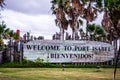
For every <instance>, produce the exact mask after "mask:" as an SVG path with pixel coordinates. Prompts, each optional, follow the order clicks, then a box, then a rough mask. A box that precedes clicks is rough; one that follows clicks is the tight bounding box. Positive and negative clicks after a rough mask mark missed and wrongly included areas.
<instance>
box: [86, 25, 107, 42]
mask: <svg viewBox="0 0 120 80" xmlns="http://www.w3.org/2000/svg"><path fill="white" fill-rule="evenodd" d="M86 32H87V35H88V36H89V38H90V40H93V41H106V33H105V31H104V30H103V29H102V27H101V26H99V25H95V24H88V25H87V27H86Z"/></svg>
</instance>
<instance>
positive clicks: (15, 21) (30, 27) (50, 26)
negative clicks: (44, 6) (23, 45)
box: [1, 10, 59, 39]
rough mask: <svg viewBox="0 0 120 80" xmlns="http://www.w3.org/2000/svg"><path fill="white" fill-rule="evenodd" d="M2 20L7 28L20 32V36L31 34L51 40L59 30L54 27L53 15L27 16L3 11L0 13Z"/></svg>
mask: <svg viewBox="0 0 120 80" xmlns="http://www.w3.org/2000/svg"><path fill="white" fill-rule="evenodd" d="M1 14H2V18H3V20H4V21H5V23H6V24H7V27H9V28H11V29H13V30H17V29H20V30H21V34H23V33H25V32H31V34H34V35H43V36H45V38H46V39H51V38H52V35H53V34H54V33H55V32H58V31H59V28H57V27H56V26H55V23H54V19H55V16H53V15H47V14H45V15H34V16H33V15H28V14H23V13H19V12H15V11H12V10H4V11H2V12H1Z"/></svg>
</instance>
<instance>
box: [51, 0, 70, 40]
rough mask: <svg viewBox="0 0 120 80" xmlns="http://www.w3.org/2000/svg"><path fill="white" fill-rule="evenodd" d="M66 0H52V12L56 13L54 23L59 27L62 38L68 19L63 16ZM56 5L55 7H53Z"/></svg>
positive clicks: (62, 38) (62, 37)
mask: <svg viewBox="0 0 120 80" xmlns="http://www.w3.org/2000/svg"><path fill="white" fill-rule="evenodd" d="M66 1H67V0H52V1H51V3H52V7H51V9H52V11H53V14H54V15H56V20H55V22H56V25H57V26H59V28H60V39H61V40H64V30H67V28H68V21H67V19H66V16H65V12H64V9H65V2H66ZM55 6H57V7H55Z"/></svg>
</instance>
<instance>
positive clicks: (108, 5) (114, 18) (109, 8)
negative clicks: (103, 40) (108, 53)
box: [102, 0, 120, 80]
mask: <svg viewBox="0 0 120 80" xmlns="http://www.w3.org/2000/svg"><path fill="white" fill-rule="evenodd" d="M119 4H120V1H119V0H104V7H102V8H104V17H103V20H102V25H103V27H104V29H105V30H106V31H107V33H108V35H109V37H110V38H109V39H110V42H111V43H112V41H113V42H114V43H115V44H114V45H115V48H116V49H115V70H114V75H113V80H115V75H116V70H117V64H118V57H119V55H120V45H119V50H118V51H117V40H118V39H119V38H120V33H119V32H120V26H119V20H120V16H119V14H120V7H119Z"/></svg>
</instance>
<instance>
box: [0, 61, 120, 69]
mask: <svg viewBox="0 0 120 80" xmlns="http://www.w3.org/2000/svg"><path fill="white" fill-rule="evenodd" d="M97 66H100V67H102V68H114V65H97V64H86V65H80V64H78V65H75V64H64V67H65V68H97ZM0 67H1V68H61V67H62V64H51V63H36V62H31V61H27V62H11V63H4V64H0ZM118 67H119V68H120V65H118Z"/></svg>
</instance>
